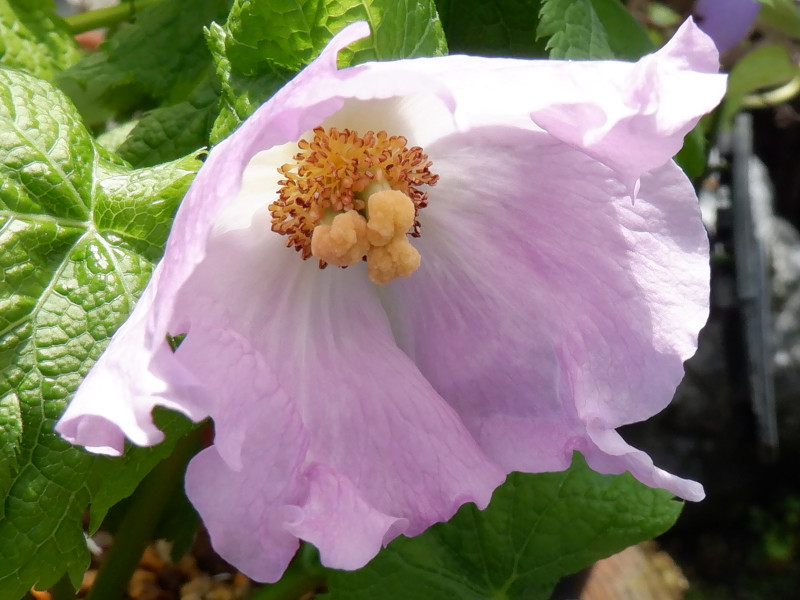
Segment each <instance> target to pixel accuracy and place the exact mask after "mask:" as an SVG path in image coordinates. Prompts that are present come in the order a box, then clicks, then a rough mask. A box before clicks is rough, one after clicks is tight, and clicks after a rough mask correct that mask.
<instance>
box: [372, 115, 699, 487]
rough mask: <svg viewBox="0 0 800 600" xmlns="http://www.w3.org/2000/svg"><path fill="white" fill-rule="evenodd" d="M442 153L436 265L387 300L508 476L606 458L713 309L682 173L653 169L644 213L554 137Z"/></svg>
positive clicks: (663, 388) (658, 397)
mask: <svg viewBox="0 0 800 600" xmlns="http://www.w3.org/2000/svg"><path fill="white" fill-rule="evenodd" d="M428 150H429V151H430V154H431V156H432V157H435V158H434V161H435V164H436V165H437V168H438V172H439V174H440V180H439V183H437V185H436V187H435V188H434V190H433V191H432V192H431V197H430V204H429V206H428V208H426V210H425V211H424V212H423V213H421V216H420V223H421V225H422V232H423V233H422V237H421V238H420V239H419V240H417V241H415V244H416V246H417V248H418V250H419V251H420V253H421V255H422V266H421V267H420V269H419V271H418V272H417V273H415V275H414V276H413V277H410V278H408V279H407V280H400V281H397V282H395V283H393V284H392V285H391V286H390V289H389V292H388V293H387V294H386V295H385V296H386V297H385V303H386V306H387V312H388V313H389V314H390V315H391V317H392V320H393V325H394V329H395V331H396V335H397V339H398V342H399V343H400V345H401V346H402V347H403V348H404V349H405V350H406V352H407V353H408V354H409V356H411V357H412V358H413V360H414V361H415V362H416V364H417V365H419V367H420V369H421V371H422V372H423V373H424V374H425V376H426V378H427V379H428V380H429V381H430V382H431V383H432V384H433V386H434V387H435V388H436V390H437V391H438V392H439V393H440V394H441V395H442V396H443V397H444V398H446V399H447V400H448V401H449V402H450V403H451V404H452V405H453V406H454V407H456V409H457V410H458V411H459V414H461V416H462V418H463V420H464V422H465V423H466V424H467V426H468V427H469V428H470V430H471V431H472V433H473V435H475V437H476V439H477V440H478V441H479V443H480V444H481V446H482V447H483V448H484V449H485V450H486V452H487V453H488V454H489V455H490V456H492V457H493V458H495V460H497V461H498V462H499V463H500V464H501V465H502V466H503V467H504V468H505V469H507V470H522V471H529V472H540V471H547V470H554V469H563V468H565V467H566V466H568V464H569V462H570V457H571V454H572V451H573V450H574V449H579V450H582V451H585V452H586V453H587V454H589V455H592V453H593V452H595V453H602V452H603V450H602V449H601V448H599V447H598V446H597V444H596V443H595V441H594V439H595V438H597V439H600V437H601V436H600V434H599V433H598V432H600V431H607V430H613V429H614V428H616V427H618V426H620V425H623V424H626V423H631V422H634V421H639V420H642V419H645V418H648V417H650V416H652V415H653V414H655V413H657V412H658V411H660V410H661V409H663V408H664V407H665V406H666V405H667V403H668V402H669V401H670V399H671V397H672V394H673V392H674V390H675V387H676V386H677V384H678V382H679V381H680V379H681V377H682V376H683V361H684V360H685V359H687V358H688V357H689V356H691V355H692V354H693V352H694V350H695V349H696V335H697V331H698V330H699V329H700V327H701V326H702V325H703V323H704V322H705V319H706V316H707V310H708V281H709V270H708V244H707V240H706V235H705V231H704V229H703V227H702V224H701V221H700V217H699V210H698V207H697V202H696V197H695V195H694V191H693V189H692V186H691V184H690V183H689V182H688V180H687V179H686V177H685V176H684V175H683V173H682V172H681V171H680V170H679V169H678V168H677V167H676V166H675V165H674V164H672V163H669V164H667V165H665V166H664V167H662V168H661V169H659V170H657V171H655V172H653V173H651V174H648V175H645V176H644V177H643V178H642V187H641V192H640V198H639V200H638V201H637V202H636V204H635V205H632V204H631V202H630V200H627V199H626V198H625V196H626V189H625V186H624V185H623V184H622V183H621V182H620V181H619V180H618V179H617V178H615V177H614V173H613V171H611V170H610V169H608V168H607V167H605V166H604V165H602V164H601V163H598V162H596V161H594V160H593V159H591V158H590V157H589V156H587V155H586V154H584V153H582V152H579V151H577V150H575V149H572V148H571V147H569V146H566V145H564V144H561V143H559V142H558V141H556V140H554V139H553V138H551V137H550V136H548V135H547V134H545V133H543V132H524V131H519V130H514V129H499V128H484V129H482V130H476V131H473V132H471V133H469V134H459V135H454V136H451V137H450V138H447V139H445V140H441V141H440V142H439V143H437V144H434V145H432V146H430V147H429V148H428ZM484 199H488V200H486V201H485V200H484ZM590 425H591V433H589V428H590ZM598 455H599V454H598ZM628 458H630V459H631V461H633V459H634V458H635V457H634V456H633V455H631V456H629V457H628ZM621 460H625V457H623V458H622V459H621ZM636 460H638V459H636ZM600 462H601V461H600V460H599V459H597V460H595V463H596V464H600ZM605 464H611V463H609V462H607V463H605ZM614 464H615V465H616V466H617V470H619V469H618V467H619V464H620V463H619V461H618V462H616V463H614ZM637 464H638V463H637ZM631 466H632V467H633V466H635V465H633V462H631ZM634 473H635V474H636V475H637V476H639V477H640V478H641V479H642V480H643V481H644V482H645V483H648V484H650V485H665V480H664V478H663V477H656V476H655V471H651V472H649V473H644V472H643V470H642V469H641V468H637V470H636V471H635V472H634ZM675 481H677V479H674V480H670V481H667V483H668V484H669V485H670V487H669V489H670V490H671V491H673V492H675V493H683V492H685V488H684V487H681V485H677V484H675V485H673V484H674V483H675ZM692 497H693V498H696V495H695V494H692Z"/></svg>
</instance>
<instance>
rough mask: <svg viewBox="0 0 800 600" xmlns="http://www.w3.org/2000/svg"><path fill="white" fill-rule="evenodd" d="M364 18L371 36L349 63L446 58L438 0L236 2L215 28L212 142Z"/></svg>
mask: <svg viewBox="0 0 800 600" xmlns="http://www.w3.org/2000/svg"><path fill="white" fill-rule="evenodd" d="M360 19H361V20H365V21H368V22H369V24H370V26H371V28H372V35H371V36H370V37H369V38H367V39H366V40H362V41H360V42H358V43H357V44H354V46H353V49H352V50H350V49H348V50H345V51H343V52H342V54H341V62H342V65H348V64H354V63H357V62H363V61H367V60H389V59H396V58H409V57H415V56H431V55H439V54H445V53H446V52H447V46H446V43H445V38H444V32H443V30H442V26H441V23H440V21H439V17H438V14H437V12H436V7H435V5H434V3H433V0H364V1H360V2H356V1H354V0H347V1H345V2H342V1H341V0H309V1H308V2H287V1H282V2H273V1H267V0H236V1H235V2H234V4H233V7H232V9H231V12H230V14H229V16H228V21H227V23H226V24H225V25H224V26H220V25H216V24H215V25H212V26H211V27H210V28H209V30H208V42H209V46H210V47H211V53H212V55H213V56H214V63H215V66H216V72H217V77H218V78H219V81H220V83H221V87H222V101H221V105H220V107H221V112H220V115H219V117H218V118H217V120H216V122H215V124H214V127H213V130H212V134H211V142H212V143H216V142H218V141H219V140H221V139H222V138H223V137H225V136H226V135H228V134H229V133H230V132H231V131H233V129H235V128H236V127H237V126H238V125H239V123H241V122H242V121H243V120H244V119H245V118H246V117H247V116H248V115H250V113H252V112H253V111H254V110H255V109H256V108H257V107H258V106H259V105H260V104H261V103H262V102H264V101H265V100H267V99H268V98H269V97H270V96H271V95H272V94H273V93H275V91H276V90H277V89H278V88H280V87H281V86H282V85H283V84H284V83H285V82H286V81H287V80H288V79H289V78H290V77H292V76H293V75H294V74H295V73H297V71H299V70H300V69H302V68H303V67H304V66H305V65H307V64H308V63H309V62H311V61H312V60H313V59H314V58H315V57H316V56H317V55H318V54H319V52H320V51H321V50H322V48H324V47H325V45H326V44H327V43H328V41H330V39H331V38H332V37H333V35H334V34H335V33H337V32H338V31H339V30H341V29H342V28H343V27H345V26H346V25H348V24H350V23H352V22H353V21H357V20H360Z"/></svg>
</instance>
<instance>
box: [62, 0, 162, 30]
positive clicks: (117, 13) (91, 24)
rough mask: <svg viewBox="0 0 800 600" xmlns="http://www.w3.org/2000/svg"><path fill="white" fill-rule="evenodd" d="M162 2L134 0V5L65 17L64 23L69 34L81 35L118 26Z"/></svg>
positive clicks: (120, 5) (112, 7)
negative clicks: (100, 28) (101, 28)
mask: <svg viewBox="0 0 800 600" xmlns="http://www.w3.org/2000/svg"><path fill="white" fill-rule="evenodd" d="M162 1H163V0H136V4H135V5H134V3H132V2H126V3H124V4H118V5H117V6H109V7H108V8H100V9H98V10H90V11H88V12H85V13H80V14H77V15H72V16H69V17H66V18H65V19H64V21H66V23H67V26H68V27H69V32H70V33H71V34H72V35H75V34H77V33H83V32H84V31H91V30H92V29H98V28H99V27H113V26H114V25H119V24H120V23H122V22H123V21H127V20H128V19H130V18H131V17H132V16H134V15H135V14H136V12H139V11H142V10H144V9H145V8H147V7H149V6H153V5H154V4H158V3H159V2H162ZM134 6H135V7H136V8H135V11H136V12H134Z"/></svg>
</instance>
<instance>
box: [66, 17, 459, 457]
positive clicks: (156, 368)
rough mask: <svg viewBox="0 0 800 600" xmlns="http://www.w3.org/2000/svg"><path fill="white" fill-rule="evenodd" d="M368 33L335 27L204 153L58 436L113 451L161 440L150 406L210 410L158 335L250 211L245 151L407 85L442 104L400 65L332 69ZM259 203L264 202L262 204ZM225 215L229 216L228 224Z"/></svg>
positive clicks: (197, 414) (176, 324)
mask: <svg viewBox="0 0 800 600" xmlns="http://www.w3.org/2000/svg"><path fill="white" fill-rule="evenodd" d="M368 34H369V27H368V25H367V24H366V23H364V22H359V23H354V24H352V25H349V26H348V27H346V28H344V29H343V30H342V31H341V32H340V33H339V34H338V35H337V36H335V37H334V39H333V40H331V42H330V43H329V44H328V46H327V47H326V48H325V49H324V50H323V52H322V53H321V54H320V56H319V57H318V58H317V59H316V60H315V61H314V62H313V63H311V64H310V65H309V66H308V67H306V68H305V69H304V70H303V71H301V72H300V73H299V74H298V75H297V77H295V78H294V79H293V80H292V81H290V82H289V83H288V84H287V85H286V86H284V87H283V88H282V89H281V90H280V91H279V92H278V93H277V94H275V96H274V97H273V98H272V99H271V100H270V101H269V102H267V103H266V104H264V105H263V106H262V107H261V108H259V109H258V110H257V111H256V112H255V113H254V114H253V115H252V116H251V117H250V118H249V119H248V120H247V121H246V122H245V123H243V124H242V126H241V127H240V128H239V129H238V130H237V131H236V132H235V133H234V135H232V136H231V137H230V138H228V139H226V140H224V141H223V142H221V143H220V144H218V145H217V146H216V147H215V148H214V150H213V151H212V152H210V153H209V156H208V159H207V160H206V163H205V165H204V166H203V168H202V169H201V170H200V172H199V173H198V175H197V177H196V178H195V181H194V182H193V184H192V187H191V188H190V190H189V192H188V193H187V195H186V197H185V198H184V200H183V202H182V203H181V206H180V208H179V209H178V212H177V214H176V216H175V221H174V223H173V227H172V231H171V233H170V237H169V240H168V241H167V246H166V250H165V254H164V259H163V260H162V261H161V262H160V263H159V265H158V266H157V267H156V269H155V271H154V273H153V277H152V278H151V280H150V283H149V284H148V286H147V288H146V290H145V292H144V294H143V295H142V298H141V299H140V300H139V302H138V303H137V305H136V307H135V308H134V311H133V313H132V314H131V316H130V317H129V319H128V320H127V321H126V322H125V323H124V324H123V325H122V327H121V328H120V329H119V330H118V331H117V333H116V334H115V335H114V337H113V338H112V341H111V343H110V344H109V347H108V349H107V350H106V351H105V352H104V353H103V354H102V355H101V357H100V358H99V360H98V362H97V363H96V364H95V366H94V368H93V369H92V370H91V371H90V372H89V374H88V375H87V377H86V378H85V380H84V381H83V382H82V384H81V386H80V387H79V389H78V390H77V392H76V394H75V396H74V398H73V400H72V402H71V403H70V405H69V407H68V408H67V410H66V412H65V413H64V415H63V416H62V418H61V419H60V421H59V422H58V424H57V426H56V430H57V431H58V432H59V433H60V434H61V435H62V436H63V437H64V438H65V439H67V440H68V441H70V442H73V443H76V444H81V445H85V446H87V447H91V448H92V449H94V450H97V451H102V452H105V453H109V454H120V453H121V452H122V450H123V447H124V438H123V435H124V436H125V437H127V438H128V439H130V440H131V441H132V442H134V443H135V444H139V445H151V444H155V443H158V442H159V441H161V439H162V438H163V435H162V434H161V432H160V431H159V430H158V429H157V428H156V427H155V426H154V425H153V422H152V417H151V411H152V409H153V408H154V407H155V406H165V407H167V408H171V409H173V410H178V411H180V412H183V413H184V414H186V415H187V416H189V417H190V418H192V419H193V420H196V421H199V420H201V419H203V418H205V417H206V416H207V415H208V414H209V407H208V406H207V404H208V401H209V399H208V397H207V396H208V395H207V392H206V391H205V390H203V389H200V388H197V387H196V385H195V382H193V380H192V377H191V375H190V374H189V373H186V372H185V371H184V370H183V367H182V365H181V364H180V363H178V362H176V361H175V360H173V358H172V356H171V352H170V351H169V347H168V345H167V343H166V339H165V338H166V335H167V334H170V335H178V334H181V333H186V332H187V331H188V330H189V329H190V327H191V325H192V323H191V319H190V318H189V317H188V315H187V314H186V313H185V312H184V311H182V309H181V307H180V306H178V305H177V304H176V301H175V299H176V296H177V293H178V291H179V290H180V289H181V288H182V286H184V285H185V284H186V281H187V279H188V278H189V277H190V276H191V274H192V272H193V271H194V269H195V268H196V266H197V265H199V264H201V263H202V262H203V260H204V259H205V256H206V253H207V243H208V239H209V237H211V236H213V235H215V231H218V230H224V229H225V227H228V228H231V227H234V226H243V224H246V221H248V220H249V213H248V211H249V210H253V207H241V206H240V207H238V209H239V211H240V212H239V214H238V215H234V214H233V212H232V210H233V209H232V208H231V206H230V204H231V199H233V198H235V197H236V196H237V194H238V192H239V189H240V187H241V175H242V172H243V171H244V168H245V165H246V164H247V163H248V162H249V161H250V159H251V158H252V157H253V155H254V154H256V153H257V152H259V151H261V150H265V149H269V148H274V147H280V146H281V145H283V144H286V143H287V142H296V141H297V140H298V139H299V138H300V136H301V135H302V134H303V133H304V132H305V131H307V130H309V129H311V128H312V127H315V126H317V125H319V124H320V123H322V122H323V121H325V120H326V119H327V118H329V117H331V116H332V115H334V114H335V113H336V112H337V111H339V110H340V109H342V107H343V106H344V105H345V102H346V100H347V99H348V98H356V99H359V98H360V99H372V98H376V99H381V98H391V97H395V96H402V95H407V94H406V92H408V90H409V89H413V90H423V91H424V96H425V97H426V98H431V95H433V96H435V98H434V100H435V102H434V104H437V103H439V104H440V103H442V102H444V103H447V102H451V99H450V98H449V96H448V94H447V90H445V89H444V88H442V87H441V86H439V85H438V84H437V82H436V81H435V80H434V79H432V78H430V77H428V76H427V75H425V74H419V73H415V72H414V71H413V70H411V69H409V68H408V67H406V66H404V65H403V64H401V63H398V67H397V68H396V69H395V71H394V73H393V74H384V75H379V76H374V75H372V74H369V73H368V69H367V68H365V67H362V66H359V67H354V68H352V69H348V70H346V71H339V70H337V66H336V59H337V55H338V52H339V50H341V49H342V48H343V47H345V46H347V45H348V44H350V43H352V42H353V41H355V40H357V39H359V38H362V37H365V36H366V35H368ZM365 77H366V81H364V79H365ZM431 90H433V92H431ZM437 94H439V95H438V96H437ZM436 98H440V99H438V100H437V99H436ZM401 104H404V105H406V104H408V102H403V103H401ZM439 114H442V110H441V109H440V110H439ZM428 122H431V120H429V121H428ZM268 203H269V199H268V198H264V203H263V206H262V207H266V205H267V204H268ZM231 219H233V220H234V221H235V222H234V223H228V221H230V220H231ZM226 223H227V225H226ZM109 398H113V401H109ZM84 419H87V421H86V423H87V424H86V425H85V426H84V425H83V424H82V421H83V420H84ZM89 420H91V425H89V424H88V423H89Z"/></svg>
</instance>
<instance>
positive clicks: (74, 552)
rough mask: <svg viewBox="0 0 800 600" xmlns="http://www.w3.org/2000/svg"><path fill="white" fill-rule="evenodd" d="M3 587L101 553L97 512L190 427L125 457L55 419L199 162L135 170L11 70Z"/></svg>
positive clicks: (0, 317)
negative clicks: (88, 520)
mask: <svg viewBox="0 0 800 600" xmlns="http://www.w3.org/2000/svg"><path fill="white" fill-rule="evenodd" d="M0 131H1V132H2V134H0V263H2V268H3V276H2V279H0V282H2V284H1V285H0V306H2V307H3V310H2V313H0V418H2V423H3V430H2V431H3V434H2V436H3V437H2V438H0V442H2V444H3V446H2V453H3V463H2V464H3V468H2V469H0V494H1V495H2V502H0V507H1V508H0V511H1V512H0V598H10V599H13V598H18V597H19V596H21V595H22V594H23V593H24V592H25V591H26V590H27V589H28V588H30V586H31V585H33V584H36V585H37V586H38V587H39V588H45V587H47V586H49V585H52V584H53V583H55V582H56V581H57V580H58V579H60V578H61V576H62V575H63V574H64V573H65V572H67V573H68V574H69V576H70V578H71V580H72V582H73V583H74V584H77V583H79V582H80V579H81V577H82V576H83V571H84V569H85V567H86V566H87V564H88V562H89V554H88V551H87V549H86V544H85V540H84V533H83V526H82V519H83V513H84V511H85V509H86V507H87V505H88V504H89V503H90V502H94V506H93V514H92V522H93V526H96V525H97V524H98V523H99V521H100V520H102V516H103V515H104V514H105V511H106V510H107V509H108V507H109V506H110V505H111V504H114V503H115V502H117V501H118V500H119V499H120V498H122V497H124V496H125V495H127V494H129V493H130V492H131V491H132V490H133V488H134V487H135V486H136V484H137V483H138V482H139V481H140V480H141V478H142V477H143V476H144V475H145V474H146V473H147V472H148V471H149V470H150V469H151V468H152V467H153V466H154V465H155V464H156V463H157V462H158V461H159V460H160V459H161V458H162V457H163V456H165V455H166V454H168V453H169V452H170V450H171V448H172V446H173V445H174V442H175V439H176V436H177V435H179V434H181V433H182V432H183V431H186V429H187V428H188V425H187V423H186V420H185V419H183V418H181V417H178V416H177V415H173V414H168V415H166V416H165V417H164V418H163V419H162V425H163V426H164V427H165V429H166V431H167V434H168V437H167V442H165V443H164V444H161V445H159V446H157V447H155V448H147V449H138V448H137V449H129V450H128V452H127V453H126V455H125V457H123V458H122V459H109V458H105V457H98V456H93V455H89V454H87V453H85V452H83V451H82V450H80V449H78V448H75V447H72V446H70V445H69V444H67V443H66V442H64V441H63V440H62V439H61V438H60V437H59V436H58V435H56V434H55V433H54V432H53V426H54V424H55V422H56V420H57V419H58V417H59V416H60V415H61V413H62V412H63V410H64V407H65V406H66V403H67V402H68V400H69V399H70V397H71V395H72V393H73V392H74V390H75V389H76V387H77V386H78V384H79V383H80V381H81V380H82V379H83V376H84V375H85V374H86V372H87V371H88V370H89V368H90V367H91V365H92V364H93V363H94V362H95V361H96V360H97V357H98V356H99V355H100V353H101V352H102V351H103V349H104V348H105V346H106V345H107V343H108V340H109V338H110V336H111V335H112V334H113V332H114V331H115V330H116V329H117V327H119V325H120V324H121V323H122V322H123V321H124V320H125V318H126V316H127V315H128V313H129V312H130V310H131V308H132V306H133V304H134V303H135V301H136V298H137V297H138V295H139V294H140V292H141V291H142V289H143V287H144V285H145V284H146V283H147V281H148V279H149V277H150V274H151V271H152V268H153V264H154V262H155V261H156V260H157V259H158V258H159V257H160V255H161V252H162V246H163V243H164V241H165V239H166V236H167V233H168V229H169V222H170V219H171V217H172V214H173V212H174V210H175V207H176V206H177V203H178V202H179V200H180V198H181V197H182V196H183V194H184V193H185V191H186V189H187V187H188V185H189V183H190V181H191V179H192V177H193V174H194V172H195V170H196V169H197V167H198V162H197V161H196V160H195V159H194V158H193V157H188V158H184V159H181V160H177V161H174V162H171V163H168V164H164V165H159V166H157V167H153V168H148V169H138V170H132V169H131V168H130V167H128V166H127V165H126V164H125V163H124V162H123V161H121V160H120V159H118V158H116V157H114V156H112V155H111V154H109V153H108V151H106V150H105V149H103V148H101V147H100V146H98V145H96V144H95V142H94V141H93V139H92V138H91V136H90V135H89V133H88V131H87V130H86V129H85V127H84V126H83V125H82V124H81V122H80V117H79V116H78V114H77V112H76V110H75V108H74V106H72V104H71V103H70V102H69V101H68V100H67V99H66V98H65V97H64V95H63V94H62V93H61V92H59V91H57V90H56V89H54V88H53V87H52V86H50V85H49V84H47V83H45V82H43V81H41V80H37V79H35V78H33V77H30V76H29V75H26V74H24V73H22V72H20V71H14V70H0Z"/></svg>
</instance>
